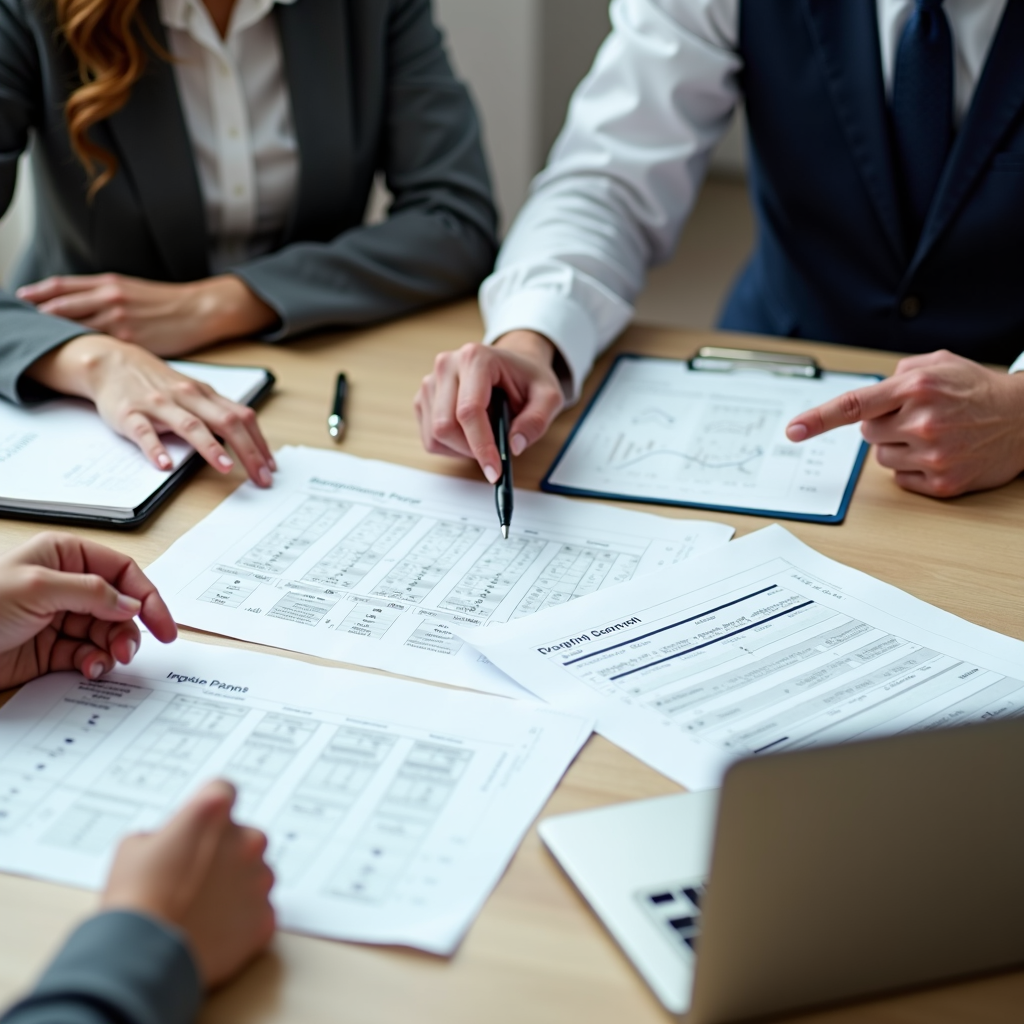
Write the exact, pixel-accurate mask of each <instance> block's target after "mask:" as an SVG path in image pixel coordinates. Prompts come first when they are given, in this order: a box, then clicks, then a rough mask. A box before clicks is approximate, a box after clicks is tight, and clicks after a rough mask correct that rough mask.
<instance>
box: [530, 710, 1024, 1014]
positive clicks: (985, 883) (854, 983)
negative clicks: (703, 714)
mask: <svg viewBox="0 0 1024 1024" xmlns="http://www.w3.org/2000/svg"><path fill="white" fill-rule="evenodd" d="M540 834H541V837H542V838H543V840H544V842H545V843H546V845H547V846H548V848H549V849H550V850H551V852H552V853H553V854H554V855H555V857H556V858H557V859H558V861H559V863H560V864H561V865H562V867H563V868H564V869H565V871H566V873H567V874H568V875H569V877H570V878H571V879H572V880H573V882H574V883H575V884H576V886H577V888H578V889H579V890H580V892H581V893H582V894H583V895H584V896H585V897H586V899H587V900H588V901H589V902H590V904H591V906H592V907H593V908H594V910H595V911H596V912H597V913H598V915H599V916H600V917H601V919H602V920H603V921H604V923H605V925H606V926H607V927H608V930H609V931H610V932H611V933H612V935H613V936H614V937H615V939H616V940H617V941H618V943H619V945H620V946H621V947H622V948H623V950H624V951H625V952H626V954H627V955H628V956H629V958H630V959H631V960H632V961H633V963H634V964H635V965H636V967H637V969H638V970H639V971H640V973H641V974H642V975H643V976H644V978H645V979H646V980H647V982H648V983H649V984H650V986H651V988H652V989H654V991H655V993H656V994H657V996H658V998H659V999H660V1000H661V1001H662V1003H664V1004H665V1006H666V1007H667V1008H668V1009H669V1010H671V1011H673V1012H675V1013H679V1014H685V1015H686V1021H687V1024H728V1022H732V1021H741V1020H748V1019H750V1018H754V1017H761V1016H766V1015H769V1014H773V1013H783V1012H786V1011H790V1010H796V1009H802V1008H806V1007H811V1006H817V1005H822V1004H827V1003H831V1002H836V1001H840V1000H846V999H852V998H857V997H862V996H866V995H869V994H872V993H878V992H883V991H888V990H894V989H899V988H906V987H911V986H918V985H925V984H928V983H930V982H936V981H939V980H946V979H949V978H954V977H957V976H963V975H968V974H974V973H978V972H982V971H993V970H998V969H1001V968H1006V967H1010V966H1012V965H1014V964H1020V963H1024V718H1019V719H1011V720H1008V721H999V722H991V723H987V724H984V725H972V726H964V727H961V728H954V729H942V730H936V731H934V732H927V733H913V734H907V735H901V736H896V737H891V738H887V739H880V740H869V741H866V742H859V743H849V744H844V745H842V746H835V747H821V748H817V749H811V750H801V751H795V752H790V753H782V754H775V755H764V756H762V757H759V758H752V759H748V760H745V761H741V762H738V763H737V764H735V765H733V766H732V768H730V769H729V771H728V773H727V774H726V777H725V781H724V782H723V784H722V788H721V790H720V791H712V792H704V793H692V794H690V793H686V794H681V795H679V796H670V797H662V798H660V799H657V800H644V801H641V802H639V803H631V804H621V805H618V806H615V807H607V808H602V809H600V810H596V811H584V812H581V813H578V814H567V815H562V816H560V817H556V818H549V819H547V820H546V821H544V822H543V823H542V824H541V827H540Z"/></svg>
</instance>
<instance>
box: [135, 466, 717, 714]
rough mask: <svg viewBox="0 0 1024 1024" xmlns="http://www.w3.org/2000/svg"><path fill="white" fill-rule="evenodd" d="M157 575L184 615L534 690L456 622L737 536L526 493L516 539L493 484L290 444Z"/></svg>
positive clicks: (421, 671) (543, 605) (497, 686)
mask: <svg viewBox="0 0 1024 1024" xmlns="http://www.w3.org/2000/svg"><path fill="white" fill-rule="evenodd" d="M277 461H278V465H279V472H278V475H277V479H276V483H275V487H274V488H273V489H272V490H271V491H267V492H258V493H257V492H256V489H255V488H253V489H251V490H250V489H248V488H245V487H243V488H242V489H240V490H239V491H238V492H236V493H235V494H234V495H233V496H232V497H231V498H229V499H228V500H227V501H226V502H225V503H224V504H223V505H222V506H221V507H220V508H218V509H217V510H215V511H214V513H213V514H212V515H211V516H209V517H208V518H207V519H206V520H204V521H203V522H202V523H200V524H199V525H198V526H197V527H195V528H194V529H193V530H192V531H190V532H189V533H188V534H186V536H185V537H183V538H182V539H181V540H179V541H178V542H177V543H176V544H175V545H174V546H173V547H172V548H171V549H170V551H168V552H167V554H166V555H164V556H163V557H161V558H160V559H159V560H158V561H157V562H155V563H154V564H153V565H152V566H151V567H150V568H149V570H148V572H149V574H150V576H151V577H152V578H153V579H154V580H155V581H156V582H157V584H158V586H159V587H160V589H161V593H163V594H164V595H165V597H166V598H167V599H168V600H169V603H170V605H171V608H172V611H173V612H174V614H175V617H176V618H177V620H178V621H179V622H182V623H185V624H187V625H191V626H196V627H198V628H201V629H209V630H212V631H215V632H219V633H224V634H226V635H229V636H236V637H239V638H242V639H247V640H253V641H256V642H259V643H265V644H270V645H273V646H277V647H283V648H287V649H291V650H297V651H303V652H305V653H309V654H318V655H320V656H322V657H328V658H335V659H337V660H340V661H349V662H353V663H356V664H360V665H368V666H372V667H374V668H383V669H388V670H391V671H394V672H401V673H404V674H407V675H412V676H416V677H419V678H426V679H434V680H438V681H441V682H449V683H454V684H456V685H460V686H469V687H474V688H477V689H481V690H485V691H490V692H495V693H502V694H505V695H509V696H515V695H519V696H522V693H521V691H520V690H519V688H518V687H516V686H515V685H514V684H512V683H511V682H510V681H509V680H508V679H507V678H506V677H504V676H503V675H502V674H501V673H500V672H497V671H495V670H494V668H493V666H491V665H489V664H488V663H487V661H486V659H482V658H481V657H480V656H479V655H478V654H477V653H475V652H472V651H469V650H468V649H466V648H465V645H464V644H463V642H462V640H460V639H459V638H458V636H457V635H456V633H455V630H456V628H457V627H461V626H465V625H483V624H486V623H491V622H506V621H511V620H515V619H518V618H521V617H523V616H526V615H531V614H534V613H536V612H541V611H545V610H550V609H551V608H555V607H558V606H560V605H562V604H565V603H567V602H569V601H573V600H575V599H577V598H579V597H582V596H584V595H586V594H591V593H596V592H597V591H600V590H604V589H606V588H608V587H612V586H615V585H617V584H619V583H622V582H624V581H626V580H629V579H632V578H633V577H634V576H637V575H642V574H644V573H647V572H651V571H654V570H656V569H658V568H663V567H665V566H671V565H675V564H677V563H679V562H680V561H682V560H683V559H685V558H687V557H689V556H690V555H692V554H694V553H696V552H698V551H702V550H705V549H708V548H710V547H713V546H715V545H717V544H721V543H724V542H725V541H726V540H728V538H729V536H730V535H731V532H732V531H731V529H730V528H728V527H726V526H723V525H721V524H717V523H707V522H700V521H694V520H678V519H669V518H665V517H661V516H652V515H645V514H642V513H636V512H625V511H622V510H620V509H614V508H602V507H599V506H593V505H583V504H580V503H576V502H570V501H567V500H566V499H562V498H554V497H551V496H548V495H542V494H536V493H530V492H523V493H521V494H519V495H517V498H516V519H515V523H514V527H513V531H512V534H511V536H510V537H509V539H508V540H507V541H506V540H503V539H502V538H501V535H500V534H499V533H498V530H497V526H496V518H495V513H494V497H493V489H491V488H489V487H488V486H487V485H483V484H477V483H471V482H469V481H464V480H455V479H448V478H443V477H437V476H434V475H432V474H428V473H421V472H418V471H416V470H411V469H406V468H404V467H401V466H390V465H386V464H384V463H376V462H368V461H366V460H362V459H355V458H352V457H351V456H344V455H340V454H337V453H330V452H318V451H312V450H308V449H284V450H283V451H282V452H280V453H279V455H278V459H277Z"/></svg>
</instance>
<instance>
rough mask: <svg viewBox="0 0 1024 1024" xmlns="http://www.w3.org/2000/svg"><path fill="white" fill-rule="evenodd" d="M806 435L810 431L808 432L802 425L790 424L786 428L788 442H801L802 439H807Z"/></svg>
mask: <svg viewBox="0 0 1024 1024" xmlns="http://www.w3.org/2000/svg"><path fill="white" fill-rule="evenodd" d="M808 433H810V431H808V429H807V428H806V427H805V426H804V425H803V424H802V423H791V424H790V425H789V426H788V427H786V437H788V438H789V439H790V441H803V440H804V438H806V437H807V435H808Z"/></svg>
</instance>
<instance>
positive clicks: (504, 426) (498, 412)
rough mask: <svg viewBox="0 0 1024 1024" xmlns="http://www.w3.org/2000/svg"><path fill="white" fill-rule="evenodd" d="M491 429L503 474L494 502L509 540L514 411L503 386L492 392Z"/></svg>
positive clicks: (497, 483) (490, 407) (496, 486)
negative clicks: (511, 442) (511, 429)
mask: <svg viewBox="0 0 1024 1024" xmlns="http://www.w3.org/2000/svg"><path fill="white" fill-rule="evenodd" d="M488 416H489V417H490V421H491V429H492V430H493V431H494V443H495V445H497V448H498V458H499V459H500V460H501V476H500V477H498V479H497V481H496V482H495V484H494V503H495V505H496V506H497V508H498V525H499V526H500V527H501V535H502V537H504V538H505V540H508V531H509V527H510V526H511V525H512V451H511V449H510V447H509V437H508V435H509V424H510V423H511V422H512V413H511V411H510V410H509V406H508V395H506V394H505V391H504V390H503V389H502V388H494V390H493V391H492V392H491V404H490V406H489V408H488Z"/></svg>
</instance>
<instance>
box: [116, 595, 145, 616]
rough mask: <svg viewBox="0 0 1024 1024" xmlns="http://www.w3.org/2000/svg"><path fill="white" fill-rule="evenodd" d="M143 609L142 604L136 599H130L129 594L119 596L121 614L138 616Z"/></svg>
mask: <svg viewBox="0 0 1024 1024" xmlns="http://www.w3.org/2000/svg"><path fill="white" fill-rule="evenodd" d="M141 609H142V602H141V601H139V600H136V599H135V598H134V597H129V596H128V595H127V594H118V595H117V610H118V611H121V612H131V613H132V615H138V614H139V611H140V610H141Z"/></svg>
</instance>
